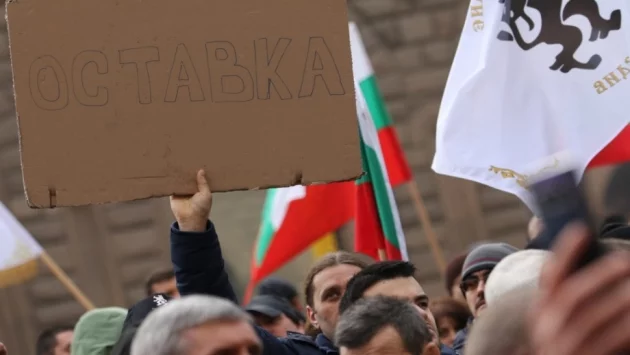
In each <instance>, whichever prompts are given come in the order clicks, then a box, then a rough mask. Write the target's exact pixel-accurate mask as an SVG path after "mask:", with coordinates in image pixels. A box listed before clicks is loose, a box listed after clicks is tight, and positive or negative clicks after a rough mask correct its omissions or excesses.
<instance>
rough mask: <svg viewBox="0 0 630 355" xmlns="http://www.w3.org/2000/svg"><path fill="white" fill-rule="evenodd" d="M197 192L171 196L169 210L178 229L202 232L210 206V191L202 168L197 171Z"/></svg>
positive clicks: (204, 228)
mask: <svg viewBox="0 0 630 355" xmlns="http://www.w3.org/2000/svg"><path fill="white" fill-rule="evenodd" d="M197 190H198V191H197V193H195V194H194V195H192V196H171V210H172V211H173V215H175V219H176V220H177V223H178V224H179V230H181V231H186V232H203V231H204V230H206V224H207V221H208V215H209V214H210V209H211V208H212V192H211V191H210V187H209V186H208V181H206V173H205V172H204V171H203V170H199V171H198V172H197Z"/></svg>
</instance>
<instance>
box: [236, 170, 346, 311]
mask: <svg viewBox="0 0 630 355" xmlns="http://www.w3.org/2000/svg"><path fill="white" fill-rule="evenodd" d="M355 191H356V187H355V185H354V182H353V181H350V182H338V183H331V184H319V185H310V186H302V185H297V186H292V187H286V188H277V189H270V190H268V192H267V198H266V200H265V204H264V206H263V212H262V222H261V225H260V230H259V233H258V239H257V241H256V245H255V247H254V255H253V257H252V265H251V276H250V281H249V286H248V287H247V291H246V295H245V301H246V302H247V301H248V300H249V299H250V298H251V296H252V294H253V291H254V288H255V286H256V284H257V283H258V282H260V281H261V280H262V279H264V278H265V277H267V276H269V275H270V274H271V273H273V272H274V271H276V270H278V269H279V268H280V267H281V266H282V265H284V264H285V263H287V262H288V261H290V260H291V259H293V258H294V257H295V256H296V255H298V254H299V253H301V252H303V251H304V250H306V249H307V248H308V247H309V246H310V245H311V244H313V243H314V242H315V241H317V240H318V239H320V238H321V237H322V236H324V235H326V234H327V233H330V232H333V231H335V230H337V229H339V228H340V227H341V226H342V225H344V224H346V223H348V222H350V221H351V220H352V219H353V218H354V213H355V203H356V200H355Z"/></svg>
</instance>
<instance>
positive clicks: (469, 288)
mask: <svg viewBox="0 0 630 355" xmlns="http://www.w3.org/2000/svg"><path fill="white" fill-rule="evenodd" d="M490 271H491V270H481V271H477V272H475V273H473V274H472V275H470V276H468V277H467V278H466V279H465V280H463V281H462V289H463V291H464V296H466V303H467V304H468V308H469V309H470V312H471V313H472V314H473V316H474V317H475V318H476V317H478V316H479V314H481V313H482V312H483V311H484V310H485V309H486V297H485V293H484V290H485V288H486V281H487V280H488V275H490Z"/></svg>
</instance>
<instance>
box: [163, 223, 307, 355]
mask: <svg viewBox="0 0 630 355" xmlns="http://www.w3.org/2000/svg"><path fill="white" fill-rule="evenodd" d="M171 261H172V262H173V267H174V269H175V278H176V280H177V288H178V289H179V293H180V294H181V295H182V296H186V295H192V294H205V295H211V296H217V297H222V298H226V299H229V300H231V301H232V302H234V303H238V302H237V299H236V295H235V294H234V289H233V288H232V285H231V284H230V280H229V279H228V275H227V272H225V268H224V265H225V264H224V261H223V255H222V253H221V245H220V244H219V237H218V236H217V232H216V231H215V229H214V225H213V224H212V222H210V221H208V225H207V228H206V230H205V231H204V232H201V233H196V232H182V231H180V230H179V226H178V225H177V223H174V224H173V225H172V226H171ZM255 328H256V332H257V333H258V336H259V337H260V339H261V340H262V342H263V349H264V350H263V355H308V353H306V354H301V352H298V351H297V349H296V347H295V346H294V345H293V342H291V341H289V340H288V339H278V338H276V337H274V336H273V335H271V334H270V333H269V332H267V331H265V330H264V329H262V328H259V327H255Z"/></svg>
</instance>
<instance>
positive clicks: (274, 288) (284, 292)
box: [258, 277, 298, 302]
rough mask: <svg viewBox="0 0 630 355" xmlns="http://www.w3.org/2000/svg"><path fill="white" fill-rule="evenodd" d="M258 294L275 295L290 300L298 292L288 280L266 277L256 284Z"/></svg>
mask: <svg viewBox="0 0 630 355" xmlns="http://www.w3.org/2000/svg"><path fill="white" fill-rule="evenodd" d="M258 294H259V295H261V296H262V295H271V296H276V297H280V298H284V299H286V300H287V301H289V302H291V301H292V300H293V299H294V298H295V297H297V295H298V292H297V290H296V289H295V287H293V285H292V284H291V283H290V282H289V281H286V280H283V279H279V278H276V277H268V278H266V279H264V280H262V281H261V282H260V284H259V285H258Z"/></svg>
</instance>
